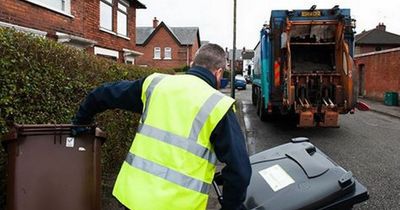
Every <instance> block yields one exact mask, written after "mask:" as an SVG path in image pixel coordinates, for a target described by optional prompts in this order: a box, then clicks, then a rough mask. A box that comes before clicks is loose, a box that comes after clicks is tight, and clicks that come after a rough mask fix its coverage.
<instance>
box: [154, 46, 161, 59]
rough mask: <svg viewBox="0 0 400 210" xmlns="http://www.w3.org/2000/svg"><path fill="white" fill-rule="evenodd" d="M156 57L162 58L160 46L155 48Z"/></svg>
mask: <svg viewBox="0 0 400 210" xmlns="http://www.w3.org/2000/svg"><path fill="white" fill-rule="evenodd" d="M154 59H161V48H160V47H155V48H154Z"/></svg>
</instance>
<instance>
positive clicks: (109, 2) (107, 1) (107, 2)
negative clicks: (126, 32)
mask: <svg viewBox="0 0 400 210" xmlns="http://www.w3.org/2000/svg"><path fill="white" fill-rule="evenodd" d="M102 3H103V4H105V5H106V6H109V7H110V8H111V17H110V19H111V29H109V28H106V27H105V26H103V25H102V21H101V17H102V15H101V4H102ZM99 28H100V29H103V30H107V31H110V32H113V0H99Z"/></svg>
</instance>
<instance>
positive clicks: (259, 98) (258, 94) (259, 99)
mask: <svg viewBox="0 0 400 210" xmlns="http://www.w3.org/2000/svg"><path fill="white" fill-rule="evenodd" d="M256 90H257V89H256ZM255 97H256V99H257V100H256V107H257V116H260V110H261V94H260V93H259V91H257V95H256V96H255Z"/></svg>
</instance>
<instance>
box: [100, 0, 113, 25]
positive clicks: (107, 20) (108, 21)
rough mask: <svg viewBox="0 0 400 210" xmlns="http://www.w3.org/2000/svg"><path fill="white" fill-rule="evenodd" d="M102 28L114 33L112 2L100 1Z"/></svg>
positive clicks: (107, 0)
mask: <svg viewBox="0 0 400 210" xmlns="http://www.w3.org/2000/svg"><path fill="white" fill-rule="evenodd" d="M100 28H104V29H107V30H110V31H112V0H100Z"/></svg>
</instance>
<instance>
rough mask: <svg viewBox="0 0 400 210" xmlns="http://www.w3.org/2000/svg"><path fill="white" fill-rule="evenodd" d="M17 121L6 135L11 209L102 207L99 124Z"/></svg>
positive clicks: (8, 206)
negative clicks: (82, 128) (78, 127)
mask: <svg viewBox="0 0 400 210" xmlns="http://www.w3.org/2000/svg"><path fill="white" fill-rule="evenodd" d="M73 127H74V126H73V125H61V124H59V125H15V126H14V127H13V128H11V132H10V133H9V134H8V135H7V136H6V137H5V138H3V141H2V143H3V145H4V146H5V148H6V152H7V155H8V161H7V162H8V163H7V195H6V197H7V198H6V209H7V210H44V209H57V210H99V209H101V167H100V155H101V154H100V151H101V144H102V143H103V142H104V140H105V133H103V132H102V131H101V130H100V129H98V128H95V127H87V132H85V133H83V134H82V135H79V136H78V137H71V129H72V128H73Z"/></svg>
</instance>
